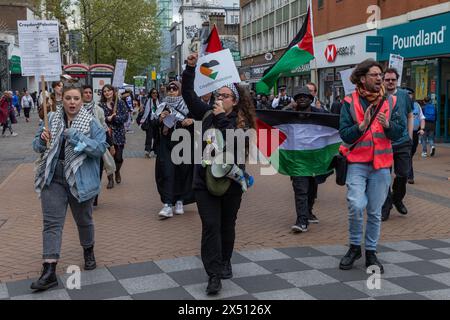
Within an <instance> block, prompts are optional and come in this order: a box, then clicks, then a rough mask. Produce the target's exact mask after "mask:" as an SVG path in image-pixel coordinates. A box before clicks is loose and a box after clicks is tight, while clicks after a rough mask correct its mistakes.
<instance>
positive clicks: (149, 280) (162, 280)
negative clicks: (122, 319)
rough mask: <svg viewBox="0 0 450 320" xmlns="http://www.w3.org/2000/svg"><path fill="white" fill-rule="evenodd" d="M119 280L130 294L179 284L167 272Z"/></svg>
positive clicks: (174, 286)
mask: <svg viewBox="0 0 450 320" xmlns="http://www.w3.org/2000/svg"><path fill="white" fill-rule="evenodd" d="M119 282H120V284H121V285H122V286H123V287H124V288H125V290H126V291H127V292H128V293H129V294H130V295H135V294H138V293H145V292H151V291H158V290H163V289H170V288H176V287H178V286H179V284H178V283H176V282H175V281H174V280H173V279H172V278H171V277H169V276H168V275H167V274H154V275H150V276H145V277H138V278H131V279H122V280H119Z"/></svg>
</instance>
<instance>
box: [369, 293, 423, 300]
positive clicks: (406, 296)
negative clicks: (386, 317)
mask: <svg viewBox="0 0 450 320" xmlns="http://www.w3.org/2000/svg"><path fill="white" fill-rule="evenodd" d="M375 300H429V299H428V298H426V297H424V296H421V295H420V294H417V293H405V294H396V295H393V296H384V297H377V298H375Z"/></svg>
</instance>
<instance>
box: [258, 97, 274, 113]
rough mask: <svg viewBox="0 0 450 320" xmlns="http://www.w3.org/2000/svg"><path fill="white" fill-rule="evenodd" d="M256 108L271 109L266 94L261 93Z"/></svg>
mask: <svg viewBox="0 0 450 320" xmlns="http://www.w3.org/2000/svg"><path fill="white" fill-rule="evenodd" d="M256 108H257V109H261V110H271V109H272V104H271V103H270V101H269V98H268V97H267V95H265V94H261V99H260V100H259V101H258V103H257V105H256Z"/></svg>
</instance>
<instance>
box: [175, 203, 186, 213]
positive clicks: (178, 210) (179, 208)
mask: <svg viewBox="0 0 450 320" xmlns="http://www.w3.org/2000/svg"><path fill="white" fill-rule="evenodd" d="M175 214H178V215H182V214H184V207H183V201H177V203H176V205H175Z"/></svg>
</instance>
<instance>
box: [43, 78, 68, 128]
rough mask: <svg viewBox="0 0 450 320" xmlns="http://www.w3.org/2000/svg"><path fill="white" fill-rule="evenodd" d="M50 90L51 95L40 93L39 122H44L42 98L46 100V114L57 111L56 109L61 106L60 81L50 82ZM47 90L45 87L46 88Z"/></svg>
mask: <svg viewBox="0 0 450 320" xmlns="http://www.w3.org/2000/svg"><path fill="white" fill-rule="evenodd" d="M52 89H53V93H52V94H50V95H49V93H48V92H47V91H45V92H44V93H42V92H41V96H40V99H39V118H41V120H44V108H43V106H44V100H43V99H44V96H45V97H46V99H47V114H48V113H50V112H55V111H56V109H58V107H60V106H62V104H63V101H62V100H63V99H62V94H63V82H62V81H55V82H52ZM46 90H47V87H46Z"/></svg>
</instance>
